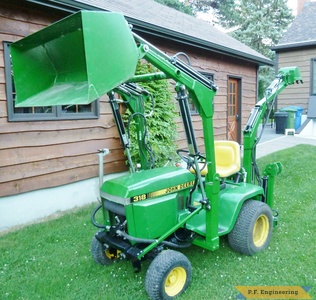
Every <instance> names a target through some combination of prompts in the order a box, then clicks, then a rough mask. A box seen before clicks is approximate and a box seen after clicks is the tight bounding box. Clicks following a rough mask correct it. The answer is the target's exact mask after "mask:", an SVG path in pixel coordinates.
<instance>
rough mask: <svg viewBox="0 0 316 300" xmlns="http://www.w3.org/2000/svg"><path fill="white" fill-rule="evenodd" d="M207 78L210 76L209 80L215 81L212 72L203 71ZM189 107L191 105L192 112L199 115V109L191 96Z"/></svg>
mask: <svg viewBox="0 0 316 300" xmlns="http://www.w3.org/2000/svg"><path fill="white" fill-rule="evenodd" d="M201 74H203V75H204V76H205V77H206V78H208V79H209V80H212V81H214V74H211V73H202V72H201ZM189 107H190V112H191V115H197V114H198V111H197V108H196V107H195V105H194V104H193V101H192V99H191V98H189Z"/></svg>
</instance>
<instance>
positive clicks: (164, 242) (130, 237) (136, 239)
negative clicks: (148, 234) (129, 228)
mask: <svg viewBox="0 0 316 300" xmlns="http://www.w3.org/2000/svg"><path fill="white" fill-rule="evenodd" d="M116 233H117V234H118V235H120V236H122V237H124V238H126V239H128V240H129V241H132V242H136V243H142V244H151V243H155V242H157V240H154V239H142V238H137V237H134V236H130V235H128V234H127V233H126V232H125V231H122V230H117V231H116ZM161 244H164V245H166V246H168V247H172V248H178V249H181V248H187V247H190V246H191V243H186V244H182V245H179V244H175V243H172V242H168V241H162V242H161Z"/></svg>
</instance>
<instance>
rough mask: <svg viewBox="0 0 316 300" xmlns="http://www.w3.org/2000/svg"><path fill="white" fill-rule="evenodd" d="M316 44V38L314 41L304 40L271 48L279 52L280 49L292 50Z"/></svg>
mask: <svg viewBox="0 0 316 300" xmlns="http://www.w3.org/2000/svg"><path fill="white" fill-rule="evenodd" d="M311 46H316V40H312V41H304V42H296V43H288V44H279V45H276V46H274V47H272V48H271V50H273V51H276V52H278V50H279V51H282V50H284V51H286V50H290V49H291V50H292V49H295V48H301V47H311Z"/></svg>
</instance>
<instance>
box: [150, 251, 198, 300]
mask: <svg viewBox="0 0 316 300" xmlns="http://www.w3.org/2000/svg"><path fill="white" fill-rule="evenodd" d="M191 276H192V268H191V264H190V261H189V260H188V259H187V257H186V256H185V255H183V254H182V253H180V252H177V251H174V250H165V251H162V252H161V253H160V254H158V256H157V257H156V258H155V259H154V260H153V261H152V263H151V264H150V266H149V268H148V270H147V274H146V278H145V287H146V291H147V293H148V295H149V297H150V299H153V300H154V299H157V300H158V299H173V298H174V297H176V296H178V295H179V294H181V293H183V292H184V291H185V290H186V288H187V287H188V285H189V283H190V281H191Z"/></svg>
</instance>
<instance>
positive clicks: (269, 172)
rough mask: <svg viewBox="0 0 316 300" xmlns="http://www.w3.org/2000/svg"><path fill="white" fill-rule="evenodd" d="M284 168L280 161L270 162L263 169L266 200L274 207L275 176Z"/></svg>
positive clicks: (275, 216) (275, 217) (276, 214)
mask: <svg viewBox="0 0 316 300" xmlns="http://www.w3.org/2000/svg"><path fill="white" fill-rule="evenodd" d="M282 170H283V166H282V164H281V163H280V162H275V163H271V164H268V165H267V166H266V168H265V170H264V171H263V177H262V182H263V185H264V186H263V188H264V201H265V202H266V203H267V204H268V205H269V206H270V208H271V209H273V206H274V180H275V176H277V175H279V174H280V173H281V172H282ZM277 217H278V213H277V212H276V213H275V215H274V220H273V223H274V226H276V224H277V221H278V220H277Z"/></svg>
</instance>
